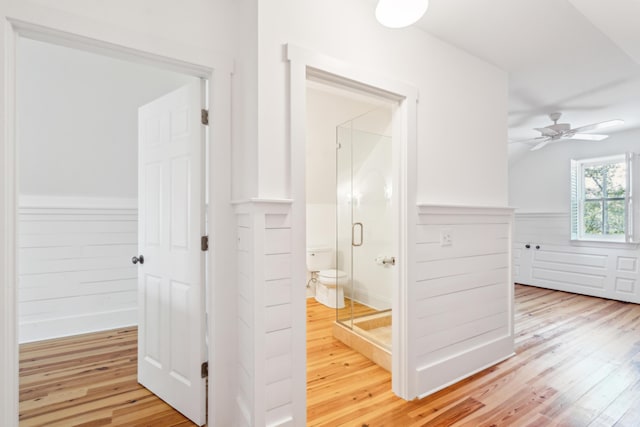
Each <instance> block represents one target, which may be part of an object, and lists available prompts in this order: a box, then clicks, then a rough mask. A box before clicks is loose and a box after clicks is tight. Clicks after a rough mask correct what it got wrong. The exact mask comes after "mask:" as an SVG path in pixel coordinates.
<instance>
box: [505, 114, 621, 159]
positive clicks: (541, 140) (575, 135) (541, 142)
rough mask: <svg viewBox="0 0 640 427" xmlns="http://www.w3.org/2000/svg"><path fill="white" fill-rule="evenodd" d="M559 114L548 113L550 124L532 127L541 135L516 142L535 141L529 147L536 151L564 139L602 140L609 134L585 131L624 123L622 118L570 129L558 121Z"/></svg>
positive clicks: (568, 125)
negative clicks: (551, 122)
mask: <svg viewBox="0 0 640 427" xmlns="http://www.w3.org/2000/svg"><path fill="white" fill-rule="evenodd" d="M561 116H562V113H551V114H549V118H550V119H551V121H553V124H552V125H549V126H545V127H543V128H534V130H537V131H538V132H540V134H541V136H539V137H537V138H531V139H527V140H524V141H517V142H525V143H526V142H529V143H531V142H535V143H536V145H534V146H533V148H531V151H536V150H539V149H541V148H543V147H545V146H547V145H548V144H551V143H555V142H558V141H561V140H565V139H571V140H580V141H602V140H603V139H606V138H608V137H609V135H603V134H588V133H585V132H591V131H594V130H600V129H604V128H608V127H611V126H618V125H621V124H623V123H624V121H623V120H620V119H615V120H607V121H604V122H599V123H592V124H590V125H585V126H580V127H577V128H573V129H572V128H571V125H570V124H569V123H558V120H560V117H561Z"/></svg>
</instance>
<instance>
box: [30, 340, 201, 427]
mask: <svg viewBox="0 0 640 427" xmlns="http://www.w3.org/2000/svg"><path fill="white" fill-rule="evenodd" d="M136 372H137V329H136V328H127V329H118V330H113V331H106V332H99V333H94V334H87V335H78V336H73V337H68V338H60V339H55V340H49V341H39V342H36V343H29V344H23V345H21V346H20V426H21V427H22V426H24V427H30V426H47V427H57V426H60V427H70V426H83V427H89V426H92V427H93V426H103V425H119V426H154V427H156V426H157V427H174V426H175V427H187V426H195V424H193V423H192V422H191V421H189V420H188V419H187V418H185V417H184V416H183V415H182V414H180V413H179V412H177V411H175V410H174V409H173V408H171V407H170V406H169V405H167V404H166V403H164V402H163V401H162V400H160V399H159V398H158V397H156V396H155V395H154V394H152V393H151V392H150V391H149V390H147V389H146V388H144V387H142V386H141V385H140V384H138V381H137V374H136Z"/></svg>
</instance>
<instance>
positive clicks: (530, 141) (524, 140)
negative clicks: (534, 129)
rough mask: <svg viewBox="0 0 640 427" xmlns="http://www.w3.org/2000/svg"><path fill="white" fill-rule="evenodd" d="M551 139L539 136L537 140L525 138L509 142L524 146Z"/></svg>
mask: <svg viewBox="0 0 640 427" xmlns="http://www.w3.org/2000/svg"><path fill="white" fill-rule="evenodd" d="M548 138H549V137H547V136H538V137H536V138H525V139H510V140H509V144H515V143H523V144H527V143H532V142H540V141H541V140H543V139H548Z"/></svg>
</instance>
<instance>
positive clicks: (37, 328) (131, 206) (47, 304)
mask: <svg viewBox="0 0 640 427" xmlns="http://www.w3.org/2000/svg"><path fill="white" fill-rule="evenodd" d="M136 203H137V202H136V200H129V199H108V198H75V197H73V198H70V197H37V196H27V197H21V198H20V203H19V211H18V215H19V216H18V221H19V229H18V262H19V264H18V271H19V295H18V316H19V328H20V329H19V337H20V342H30V341H38V340H43V339H49V338H56V337H62V336H69V335H75V334H81V333H88V332H95V331H99V330H107V329H113V328H118V327H124V326H130V325H135V324H137V269H136V267H135V266H134V265H132V264H131V257H132V256H133V255H136V253H137V247H138V244H137V224H138V219H137V206H136Z"/></svg>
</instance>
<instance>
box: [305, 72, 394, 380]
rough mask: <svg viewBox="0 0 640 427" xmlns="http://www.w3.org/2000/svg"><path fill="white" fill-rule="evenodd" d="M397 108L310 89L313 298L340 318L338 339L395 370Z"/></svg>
mask: <svg viewBox="0 0 640 427" xmlns="http://www.w3.org/2000/svg"><path fill="white" fill-rule="evenodd" d="M393 108H394V105H393V104H392V103H390V102H389V100H387V99H382V98H380V99H377V98H374V97H372V96H371V95H368V94H367V95H364V94H360V93H356V92H354V91H352V90H346V89H343V88H338V87H335V86H330V85H328V84H325V83H322V82H317V81H313V80H309V81H308V83H307V152H306V174H307V175H306V212H307V217H306V222H307V239H306V240H307V284H306V285H307V297H309V298H315V299H316V300H317V301H318V302H319V303H321V304H323V305H324V306H326V307H327V309H333V310H335V311H336V324H335V325H334V336H335V337H336V338H338V339H340V340H341V341H343V342H345V344H347V345H349V346H350V347H352V348H354V349H355V350H357V351H360V352H361V353H363V354H364V355H365V356H367V357H369V358H371V359H372V360H373V361H374V362H376V363H378V364H379V365H380V366H382V367H384V368H386V369H387V370H391V318H392V316H391V306H392V291H393V288H394V283H395V281H396V280H397V279H396V269H395V268H394V265H395V258H394V247H395V241H394V233H393V229H394V224H393V219H394V209H395V203H394V198H393V196H394V194H393V150H392V138H391V134H392V114H393Z"/></svg>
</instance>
